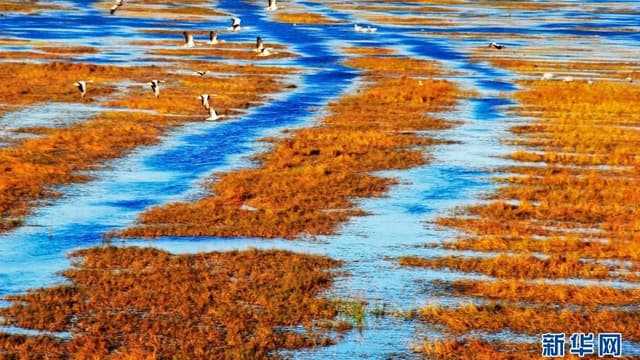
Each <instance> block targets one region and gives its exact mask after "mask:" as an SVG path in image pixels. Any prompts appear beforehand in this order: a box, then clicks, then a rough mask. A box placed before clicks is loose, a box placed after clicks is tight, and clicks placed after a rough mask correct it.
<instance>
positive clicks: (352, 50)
mask: <svg viewBox="0 0 640 360" xmlns="http://www.w3.org/2000/svg"><path fill="white" fill-rule="evenodd" d="M340 50H342V52H344V53H346V54H349V55H393V54H395V53H396V51H395V50H393V49H388V48H376V47H361V46H343V47H342V48H340Z"/></svg>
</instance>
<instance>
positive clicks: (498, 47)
mask: <svg viewBox="0 0 640 360" xmlns="http://www.w3.org/2000/svg"><path fill="white" fill-rule="evenodd" d="M489 47H490V48H494V49H498V50H502V49H504V48H506V46H504V45H500V44H498V43H497V42H492V43H491V44H489Z"/></svg>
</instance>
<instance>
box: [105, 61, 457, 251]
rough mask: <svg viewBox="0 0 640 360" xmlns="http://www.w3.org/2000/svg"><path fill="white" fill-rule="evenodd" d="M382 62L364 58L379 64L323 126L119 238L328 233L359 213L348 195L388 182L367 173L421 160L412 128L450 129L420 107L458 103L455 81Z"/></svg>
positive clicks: (420, 141) (378, 190) (370, 192)
mask: <svg viewBox="0 0 640 360" xmlns="http://www.w3.org/2000/svg"><path fill="white" fill-rule="evenodd" d="M387 61H388V60H387V59H373V58H371V59H367V60H366V61H365V63H366V64H370V65H373V64H377V63H380V64H377V66H378V67H379V68H380V69H382V70H373V71H375V72H371V75H370V77H369V78H368V85H367V86H366V87H365V88H364V89H363V90H362V91H360V92H359V93H358V94H355V95H349V96H345V97H343V98H341V99H340V100H338V101H337V102H335V103H333V104H331V105H330V106H329V109H330V110H331V115H329V116H327V117H326V118H325V119H324V120H323V122H322V123H321V125H320V126H318V127H314V128H308V129H301V130H297V131H295V132H294V133H292V135H291V137H290V138H287V139H283V140H275V142H276V143H275V145H274V149H273V151H272V152H270V153H268V154H264V155H261V156H259V157H258V160H259V161H260V166H259V167H258V168H254V169H246V170H240V171H235V172H232V173H228V174H225V175H222V176H221V177H220V178H219V180H218V181H217V182H215V183H213V184H211V186H210V190H211V193H212V194H213V195H212V196H211V197H207V198H203V199H201V200H199V201H196V202H194V203H173V204H169V205H166V206H162V207H154V208H151V209H150V210H148V211H147V212H145V213H143V214H142V215H141V216H140V219H139V220H140V224H139V225H137V226H134V227H132V228H129V229H126V230H124V231H122V232H121V233H119V234H117V235H119V236H124V237H154V236H163V235H174V236H195V235H211V236H259V237H285V238H292V237H295V236H298V235H300V234H302V233H306V234H311V235H318V234H329V233H332V232H333V231H334V229H335V227H336V226H337V225H338V224H339V223H341V222H343V221H345V220H346V219H347V218H348V217H349V216H352V215H359V214H362V212H361V211H359V210H355V209H353V202H352V199H353V198H356V197H370V196H379V195H381V194H382V193H384V191H386V189H387V188H388V186H389V185H390V184H392V183H393V180H392V179H384V178H380V177H376V176H372V175H370V174H368V172H370V171H376V170H385V169H403V168H407V167H411V166H416V165H420V164H423V163H424V162H425V161H426V159H425V156H424V155H423V153H422V150H421V149H419V148H418V149H416V148H415V147H416V146H424V145H430V144H433V143H434V142H435V141H434V140H433V139H429V138H426V137H422V136H418V135H416V134H415V133H413V131H418V130H428V129H441V128H445V127H447V126H449V125H448V124H447V123H446V122H444V121H442V120H439V119H434V118H432V117H429V116H426V115H425V113H426V112H436V111H440V110H444V109H446V108H447V107H448V106H451V105H453V104H454V102H455V95H456V92H455V91H456V90H455V87H454V86H453V84H451V83H449V82H446V81H439V80H433V79H430V80H426V79H425V80H424V81H423V85H422V86H420V85H419V84H418V82H417V81H416V80H414V79H410V78H406V77H400V78H398V77H390V76H389V73H388V72H387V71H386V69H387V67H388V66H389V65H388V64H386V63H387ZM432 68H433V67H432ZM397 71H398V70H395V71H394V72H393V74H395V73H396V72H397ZM434 71H435V70H434ZM374 74H375V75H374Z"/></svg>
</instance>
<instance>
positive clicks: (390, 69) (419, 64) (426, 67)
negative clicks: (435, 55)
mask: <svg viewBox="0 0 640 360" xmlns="http://www.w3.org/2000/svg"><path fill="white" fill-rule="evenodd" d="M345 63H346V64H347V65H348V66H351V67H355V68H360V69H363V70H366V71H368V72H372V73H374V74H375V73H380V72H385V73H389V74H398V75H405V76H407V75H411V76H434V75H439V74H442V69H440V68H438V66H437V65H436V63H434V62H432V61H427V60H420V59H412V58H407V57H371V56H366V57H350V58H348V59H347V60H346V61H345ZM417 82H418V81H417V80H416V83H417Z"/></svg>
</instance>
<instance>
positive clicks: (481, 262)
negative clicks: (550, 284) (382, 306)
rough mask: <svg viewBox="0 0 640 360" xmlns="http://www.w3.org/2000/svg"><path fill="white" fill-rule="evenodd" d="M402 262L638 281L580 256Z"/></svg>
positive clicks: (508, 274) (502, 274) (523, 275)
mask: <svg viewBox="0 0 640 360" xmlns="http://www.w3.org/2000/svg"><path fill="white" fill-rule="evenodd" d="M400 264H401V265H403V266H413V267H426V268H432V269H439V268H446V269H451V270H457V271H462V272H476V273H481V274H485V275H489V276H493V277H498V278H516V279H539V278H550V279H556V278H567V277H568V278H586V279H616V278H620V279H627V280H630V281H635V280H636V276H634V275H631V274H629V275H626V274H625V275H623V274H618V273H617V272H618V271H619V269H618V267H616V266H614V265H602V264H597V263H591V262H583V261H580V259H579V258H578V257H577V256H568V255H553V256H551V257H549V258H547V259H540V258H538V257H535V256H533V255H504V254H501V255H497V256H495V257H482V258H480V257H461V256H446V257H435V258H430V259H424V258H419V257H414V256H403V257H401V258H400Z"/></svg>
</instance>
